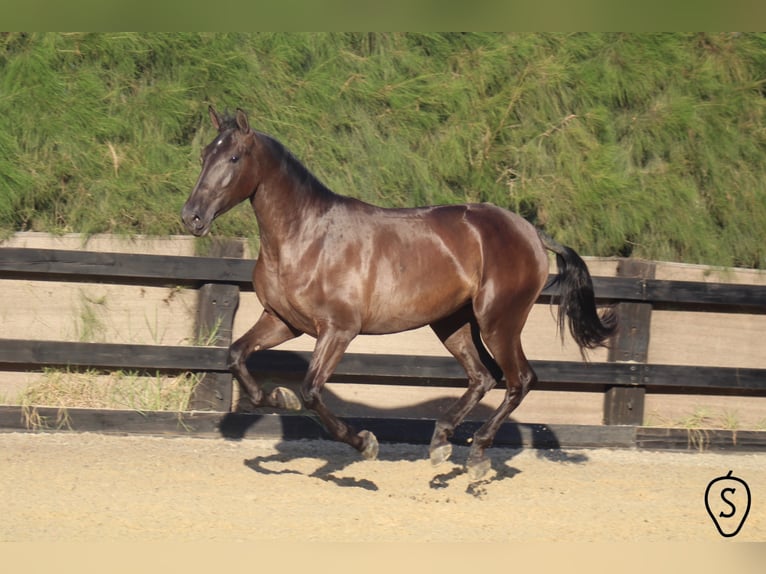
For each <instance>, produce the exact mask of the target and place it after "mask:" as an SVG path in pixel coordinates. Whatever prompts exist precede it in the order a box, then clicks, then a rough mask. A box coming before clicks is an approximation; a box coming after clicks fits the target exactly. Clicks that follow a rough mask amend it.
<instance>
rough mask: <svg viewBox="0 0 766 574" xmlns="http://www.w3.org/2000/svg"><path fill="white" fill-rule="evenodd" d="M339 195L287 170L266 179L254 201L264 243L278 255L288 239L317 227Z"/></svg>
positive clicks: (256, 193) (290, 239) (259, 229)
mask: <svg viewBox="0 0 766 574" xmlns="http://www.w3.org/2000/svg"><path fill="white" fill-rule="evenodd" d="M336 198H337V196H334V194H332V192H329V191H328V190H327V189H326V188H324V187H321V184H319V186H317V185H316V184H315V183H314V182H309V181H307V182H298V181H295V180H294V179H292V178H291V177H290V176H289V175H287V174H285V173H276V174H275V175H272V177H270V178H267V179H266V180H264V181H263V182H262V183H261V185H260V186H259V187H258V189H257V190H256V192H255V194H254V195H253V197H252V200H251V204H252V207H253V211H254V212H255V216H256V219H257V220H258V231H259V234H260V236H261V245H262V246H263V247H264V248H267V249H269V250H270V251H273V253H274V255H278V253H277V252H278V251H279V250H280V249H281V247H282V246H283V245H284V244H285V243H286V242H290V241H292V240H294V239H295V238H296V237H297V236H298V235H300V234H302V233H303V231H305V230H306V229H307V228H308V229H311V228H315V227H316V224H317V220H318V219H320V218H321V217H322V216H323V214H324V213H326V211H327V210H328V208H329V207H330V206H331V204H332V203H333V201H335V200H336Z"/></svg>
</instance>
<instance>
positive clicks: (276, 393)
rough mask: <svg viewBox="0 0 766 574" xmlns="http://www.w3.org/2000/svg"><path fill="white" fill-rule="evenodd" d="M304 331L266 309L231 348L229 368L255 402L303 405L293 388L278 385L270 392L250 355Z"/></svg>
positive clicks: (284, 406)
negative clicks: (254, 370) (251, 368)
mask: <svg viewBox="0 0 766 574" xmlns="http://www.w3.org/2000/svg"><path fill="white" fill-rule="evenodd" d="M300 334H301V332H300V331H297V330H295V329H294V328H293V327H291V326H290V325H288V324H287V323H285V322H284V321H282V320H281V319H280V318H279V317H277V316H276V315H273V314H272V313H269V312H268V311H264V312H263V314H262V315H261V317H260V319H258V321H257V322H256V323H255V325H253V327H252V328H251V329H250V330H249V331H248V332H247V333H245V334H244V335H242V337H240V338H239V339H237V340H236V341H235V342H234V343H233V344H232V346H231V347H230V348H229V369H231V372H232V373H233V374H234V376H235V377H236V379H237V381H238V382H239V386H240V389H242V391H244V395H245V397H244V398H245V400H247V399H249V400H250V402H251V403H252V405H253V406H256V407H259V406H267V407H273V408H279V409H290V410H300V409H301V402H300V400H299V399H298V397H297V396H296V394H295V393H294V392H293V391H291V390H290V389H287V388H285V387H277V388H275V389H274V390H273V391H272V392H271V393H270V394H269V395H266V394H265V393H264V392H263V388H262V386H261V385H260V383H258V382H256V380H255V379H254V378H253V375H251V374H250V371H249V370H248V368H247V357H248V356H249V355H250V353H253V352H255V351H261V350H264V349H270V348H271V347H275V346H276V345H279V344H280V343H284V342H285V341H289V340H290V339H294V338H295V337H297V336H298V335H300ZM243 406H244V405H242V400H240V404H239V405H238V407H237V410H243V409H242V407H243ZM244 410H246V409H244Z"/></svg>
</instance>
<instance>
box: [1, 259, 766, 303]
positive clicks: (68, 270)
mask: <svg viewBox="0 0 766 574" xmlns="http://www.w3.org/2000/svg"><path fill="white" fill-rule="evenodd" d="M254 265H255V261H253V260H249V259H227V258H217V257H192V256H165V255H144V254H127V253H103V252H94V251H73V250H58V249H32V248H21V247H2V248H0V277H2V278H11V279H16V278H26V279H37V280H52V281H91V282H92V281H104V282H114V283H133V284H136V283H137V284H142V285H185V286H199V285H202V284H204V283H230V284H235V285H237V286H239V288H240V289H241V290H252V283H251V279H252V269H253V266H254ZM593 285H594V288H595V293H596V297H597V298H598V299H599V300H603V301H642V302H647V303H653V304H655V305H663V306H671V307H674V306H677V307H684V306H707V307H711V308H717V309H727V310H729V311H731V312H748V313H766V286H762V285H733V284H728V283H702V282H694V281H666V280H656V279H647V280H643V279H632V278H624V277H594V278H593ZM557 293H558V287H556V286H553V287H549V288H548V289H546V290H544V291H543V294H542V296H541V301H546V300H549V299H550V298H551V297H552V296H555V295H556V294H557Z"/></svg>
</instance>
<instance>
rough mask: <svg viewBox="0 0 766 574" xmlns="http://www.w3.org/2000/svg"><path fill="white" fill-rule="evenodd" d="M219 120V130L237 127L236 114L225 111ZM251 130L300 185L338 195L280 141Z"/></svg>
mask: <svg viewBox="0 0 766 574" xmlns="http://www.w3.org/2000/svg"><path fill="white" fill-rule="evenodd" d="M219 121H220V131H221V132H224V131H227V130H234V129H239V125H238V124H237V117H236V115H232V114H230V113H228V112H225V113H224V114H222V115H221V116H219ZM253 131H254V132H255V134H256V135H257V136H258V138H259V139H260V140H261V141H262V142H264V143H266V145H267V146H268V147H269V149H270V150H271V151H272V153H273V154H274V156H275V157H277V158H279V159H280V160H281V165H282V169H284V170H285V172H287V174H288V175H289V176H290V177H292V178H293V179H295V180H297V181H299V182H300V183H301V184H302V185H305V186H308V187H310V188H312V189H314V190H315V191H317V192H319V193H322V194H328V195H331V196H336V197H339V196H337V194H335V193H334V192H332V191H331V190H330V189H329V188H328V187H327V186H325V185H324V184H323V183H322V182H321V181H320V180H319V178H317V177H316V176H315V175H314V174H313V173H311V171H310V170H309V169H308V168H307V167H306V166H305V165H303V163H301V161H300V160H299V159H298V158H297V157H295V156H294V155H293V153H292V152H291V151H290V150H289V149H287V147H286V146H285V145H284V144H283V143H282V142H280V141H279V140H278V139H276V138H274V137H273V136H270V135H268V134H265V133H263V132H259V131H257V130H253Z"/></svg>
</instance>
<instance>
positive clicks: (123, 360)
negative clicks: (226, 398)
mask: <svg viewBox="0 0 766 574" xmlns="http://www.w3.org/2000/svg"><path fill="white" fill-rule="evenodd" d="M226 356H227V350H226V349H224V348H220V347H182V346H162V345H127V344H116V343H75V342H63V341H31V340H18V339H5V340H0V369H4V370H39V369H42V368H44V367H84V368H90V367H92V368H97V369H128V370H137V371H147V370H149V371H151V370H158V371H177V372H182V371H219V372H225V371H227V370H228V369H227V368H226Z"/></svg>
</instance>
